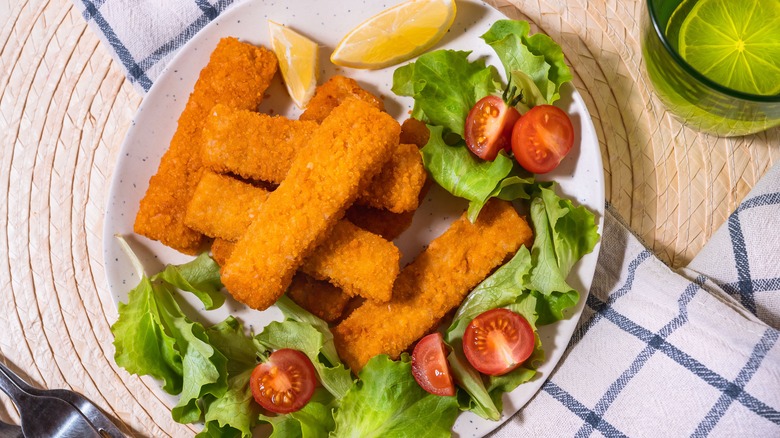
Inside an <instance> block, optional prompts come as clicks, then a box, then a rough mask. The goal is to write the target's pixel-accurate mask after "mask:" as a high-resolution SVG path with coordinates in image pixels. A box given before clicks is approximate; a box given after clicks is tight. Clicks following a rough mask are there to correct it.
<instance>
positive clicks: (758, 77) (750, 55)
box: [678, 0, 780, 96]
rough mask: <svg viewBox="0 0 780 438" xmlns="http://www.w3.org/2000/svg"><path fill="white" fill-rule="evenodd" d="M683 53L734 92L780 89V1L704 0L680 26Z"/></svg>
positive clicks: (701, 70)
mask: <svg viewBox="0 0 780 438" xmlns="http://www.w3.org/2000/svg"><path fill="white" fill-rule="evenodd" d="M678 49H679V52H680V55H681V56H682V57H683V58H684V59H685V60H686V61H687V62H688V63H689V64H690V65H691V66H692V67H693V68H695V69H696V70H698V71H699V72H701V73H702V74H703V75H704V76H707V77H708V78H710V79H712V80H713V81H715V82H717V83H719V84H721V85H724V86H726V87H728V88H731V89H733V90H738V91H742V92H745V93H751V94H759V95H766V96H769V95H775V94H778V93H780V1H778V0H739V1H734V0H699V1H698V2H697V3H696V4H695V5H694V6H693V8H691V11H690V13H689V14H688V16H687V17H685V20H683V21H682V24H681V25H680V32H679V46H678Z"/></svg>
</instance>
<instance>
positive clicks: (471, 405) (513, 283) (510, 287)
mask: <svg viewBox="0 0 780 438" xmlns="http://www.w3.org/2000/svg"><path fill="white" fill-rule="evenodd" d="M530 271H531V254H530V253H529V252H528V249H527V248H526V247H524V246H523V247H520V249H519V250H518V251H517V253H516V254H515V255H514V257H512V259H511V260H509V262H507V263H506V264H504V265H503V266H501V267H500V268H498V269H497V270H496V271H495V272H494V273H493V274H492V275H491V276H489V277H488V278H486V279H485V280H484V281H482V283H480V284H479V285H478V286H477V287H476V288H474V290H472V291H471V293H469V295H468V296H467V297H466V299H465V300H464V301H463V303H461V305H460V307H458V310H457V312H456V313H455V317H454V318H453V320H452V323H451V324H450V326H449V328H448V329H447V331H446V332H445V334H444V339H445V340H446V341H447V343H448V344H449V345H451V346H452V352H451V353H450V355H449V356H448V358H447V359H448V361H449V363H450V366H451V368H452V370H453V374H454V375H455V376H456V380H457V381H458V382H459V384H460V386H461V388H462V389H463V391H464V392H466V393H467V394H468V395H469V397H468V398H465V399H464V397H462V396H461V400H460V402H461V404H462V405H463V407H464V408H466V409H468V410H470V411H472V412H474V413H476V414H477V415H480V416H482V417H484V418H487V419H490V420H494V421H495V420H498V418H499V417H500V416H501V409H502V404H501V393H502V391H503V389H505V388H508V387H510V386H512V385H514V387H516V386H517V385H519V384H520V383H523V382H526V381H528V380H529V379H530V378H532V377H533V376H534V375H535V371H534V370H533V369H532V368H530V367H520V368H518V369H516V370H513V371H512V372H511V373H508V374H506V375H504V376H501V377H503V378H502V379H499V380H496V378H494V377H490V378H488V379H487V382H486V381H485V379H484V378H483V376H482V375H480V374H479V372H477V370H475V369H474V368H473V367H472V366H471V364H469V362H468V361H467V360H466V358H465V355H464V354H463V349H462V347H461V345H462V343H463V334H464V333H465V331H466V326H468V324H469V323H470V322H471V320H472V319H474V318H475V317H477V316H478V315H480V314H481V313H484V312H486V311H488V310H491V309H496V308H500V307H509V306H512V305H513V304H514V303H516V302H517V300H518V299H519V298H520V297H521V296H523V295H527V294H528V286H529V281H528V277H529V275H530ZM512 310H514V311H517V312H518V313H520V314H522V315H523V316H524V317H525V318H526V319H527V320H528V322H529V323H531V326H532V327H534V330H535V326H534V321H535V320H536V315H535V314H534V313H533V312H527V311H525V310H523V311H522V312H521V311H519V310H521V308H512ZM537 339H538V336H537ZM534 355H535V356H536V357H543V356H544V353H543V351H542V348H541V342H538V343H537V345H536V347H535V349H534V353H533V354H532V356H534ZM529 363H535V362H529ZM497 382H498V383H497ZM514 387H512V389H514ZM503 392H506V391H503Z"/></svg>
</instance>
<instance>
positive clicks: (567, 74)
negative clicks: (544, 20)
mask: <svg viewBox="0 0 780 438" xmlns="http://www.w3.org/2000/svg"><path fill="white" fill-rule="evenodd" d="M530 30H531V27H530V25H529V24H528V22H526V21H522V20H499V21H496V22H495V23H493V26H491V27H490V29H489V30H488V31H487V32H486V33H485V34H484V35H482V39H483V40H485V42H486V43H487V44H489V45H490V46H491V47H492V48H493V50H495V52H496V54H497V55H498V57H499V59H501V63H502V64H503V66H504V70H505V71H506V75H507V77H509V76H510V75H512V73H513V72H516V71H520V72H523V74H525V75H526V76H528V78H530V79H531V82H533V84H534V85H536V88H537V89H538V91H539V92H540V93H541V96H543V97H544V99H545V100H546V102H545V103H550V104H551V103H553V102H555V101H556V100H558V99H559V98H560V89H561V85H563V84H564V83H565V82H568V81H570V80H571V79H572V74H571V71H570V70H569V67H568V66H567V65H566V62H565V60H564V57H563V50H561V47H560V46H559V45H558V44H557V43H556V42H555V41H553V40H552V38H550V37H549V36H547V35H544V34H541V33H537V34H534V35H531V36H529V32H530ZM537 104H538V103H537ZM529 106H533V105H529Z"/></svg>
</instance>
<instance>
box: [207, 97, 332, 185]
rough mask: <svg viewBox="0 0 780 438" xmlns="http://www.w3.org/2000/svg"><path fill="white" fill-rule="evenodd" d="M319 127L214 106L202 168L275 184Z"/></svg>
mask: <svg viewBox="0 0 780 438" xmlns="http://www.w3.org/2000/svg"><path fill="white" fill-rule="evenodd" d="M318 126H319V124H318V123H317V122H313V121H300V120H290V119H287V118H285V117H282V116H269V115H268V114H261V113H257V112H254V111H246V110H236V109H233V108H230V107H227V106H224V105H217V106H215V107H214V108H213V109H212V110H211V114H209V116H208V118H207V119H206V124H205V126H204V127H203V144H202V147H203V150H202V155H201V158H202V159H203V166H205V167H207V168H209V169H211V170H214V171H215V172H219V173H234V174H236V175H240V176H242V177H244V178H247V179H254V180H261V181H268V182H272V183H276V184H278V183H280V182H282V180H283V179H284V177H285V176H287V172H288V171H289V170H290V166H292V162H293V159H294V158H295V155H296V154H297V153H298V151H299V150H300V149H301V148H303V146H304V145H305V144H306V143H307V142H308V141H309V139H310V138H311V136H312V134H314V130H315V129H317V127H318Z"/></svg>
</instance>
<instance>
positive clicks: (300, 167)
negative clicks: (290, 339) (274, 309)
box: [222, 99, 401, 310]
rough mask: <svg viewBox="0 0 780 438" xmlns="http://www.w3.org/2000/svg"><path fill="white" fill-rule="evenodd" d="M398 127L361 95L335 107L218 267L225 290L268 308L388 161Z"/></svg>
mask: <svg viewBox="0 0 780 438" xmlns="http://www.w3.org/2000/svg"><path fill="white" fill-rule="evenodd" d="M400 131H401V127H400V125H399V124H398V122H396V121H395V119H393V118H392V117H390V116H389V115H388V114H386V113H383V112H381V111H379V110H378V109H376V108H375V107H373V106H371V105H369V104H367V103H365V102H362V101H360V100H357V99H347V100H345V101H344V103H343V104H341V105H339V106H338V107H337V108H336V109H334V110H333V111H332V112H331V113H330V115H329V116H328V117H327V118H326V119H325V120H324V121H323V122H322V124H321V125H320V127H319V128H317V130H316V131H315V132H314V135H313V136H312V138H311V141H309V143H308V144H307V145H306V146H305V147H304V148H303V149H302V150H301V151H300V152H299V153H298V155H297V156H296V157H295V160H294V161H293V164H292V167H291V168H290V171H289V172H288V174H287V177H286V178H285V179H284V181H282V183H281V184H280V185H279V187H278V188H277V189H276V190H275V191H273V192H272V193H271V194H270V195H269V196H268V199H267V200H266V202H265V203H263V205H261V206H260V209H259V210H258V212H257V215H256V216H255V219H254V220H253V221H252V224H251V225H250V226H249V227H248V228H247V231H246V233H244V235H243V236H242V237H241V239H239V240H238V242H237V243H236V246H235V248H234V249H233V253H232V254H231V255H230V257H229V258H228V260H227V263H226V264H225V266H224V267H223V268H222V282H223V284H224V285H225V287H226V288H227V289H228V290H229V291H230V293H231V294H233V296H234V297H235V298H236V299H237V300H239V301H241V302H244V303H245V304H247V305H249V306H250V307H252V308H255V309H260V310H263V309H266V308H268V307H269V306H271V305H272V304H273V303H274V302H275V301H276V300H277V299H278V298H279V297H280V296H281V295H282V294H283V293H284V291H285V290H286V289H287V286H288V285H289V284H290V281H291V279H292V276H293V274H294V273H295V271H296V270H297V269H298V267H299V266H300V265H301V264H302V263H303V261H304V260H305V259H306V258H307V257H308V256H309V255H310V254H311V253H312V252H313V251H314V249H315V248H316V247H317V246H318V245H319V244H321V243H322V242H323V241H325V239H326V238H327V237H328V234H329V233H330V231H331V229H332V228H333V226H334V225H335V224H336V223H337V222H338V221H339V220H340V219H341V218H342V217H343V216H344V211H345V210H346V209H347V208H348V207H349V206H350V205H351V204H352V203H353V202H354V201H355V199H357V196H358V193H359V189H360V188H361V187H363V186H364V185H365V184H367V181H370V179H371V178H373V177H374V176H376V174H377V173H379V171H380V170H381V168H382V166H383V165H384V164H385V163H386V162H387V161H388V160H389V158H390V155H391V154H392V152H393V151H394V150H395V149H396V148H397V147H398V137H399V135H400Z"/></svg>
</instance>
